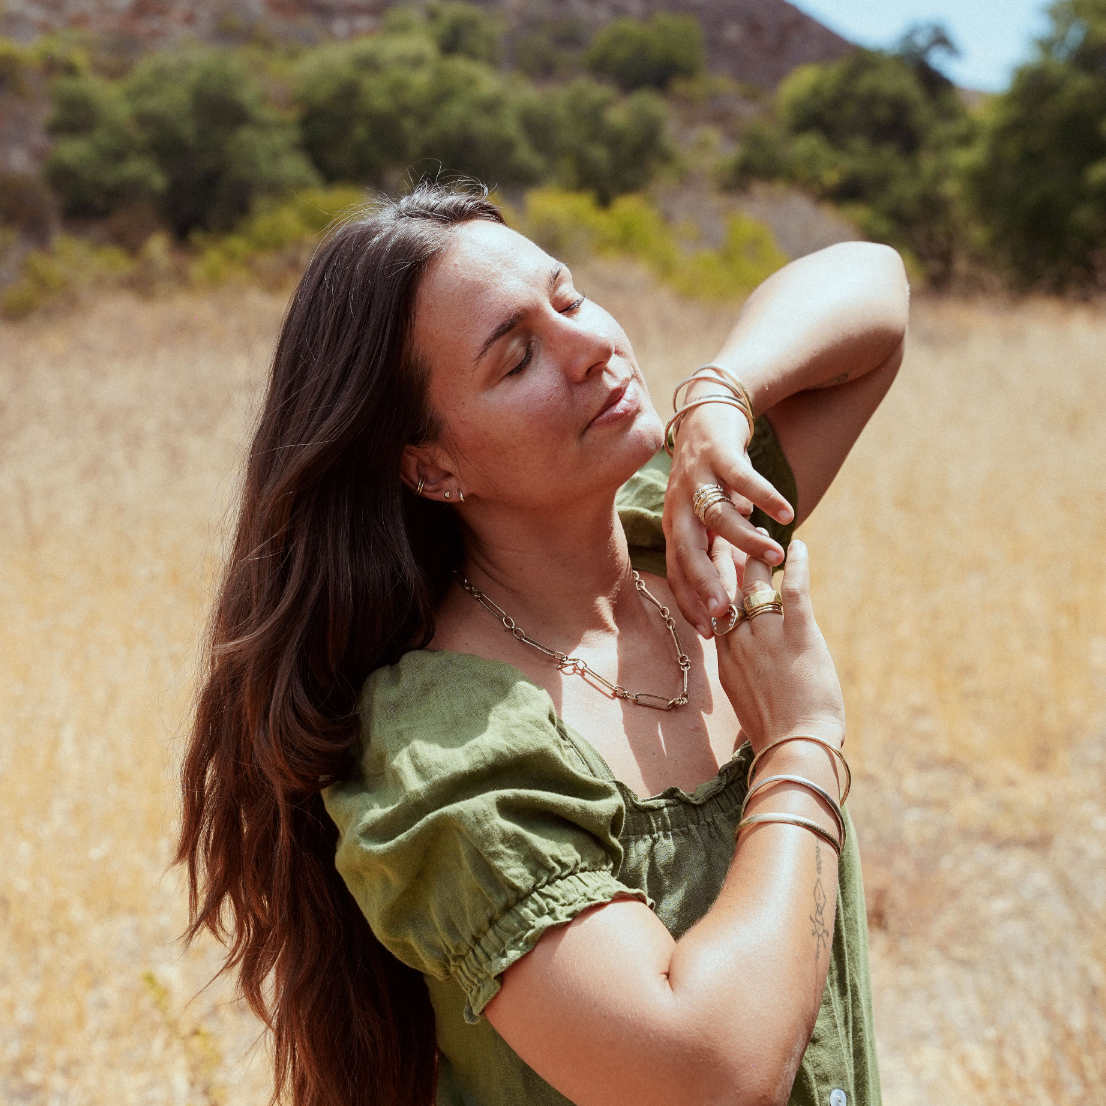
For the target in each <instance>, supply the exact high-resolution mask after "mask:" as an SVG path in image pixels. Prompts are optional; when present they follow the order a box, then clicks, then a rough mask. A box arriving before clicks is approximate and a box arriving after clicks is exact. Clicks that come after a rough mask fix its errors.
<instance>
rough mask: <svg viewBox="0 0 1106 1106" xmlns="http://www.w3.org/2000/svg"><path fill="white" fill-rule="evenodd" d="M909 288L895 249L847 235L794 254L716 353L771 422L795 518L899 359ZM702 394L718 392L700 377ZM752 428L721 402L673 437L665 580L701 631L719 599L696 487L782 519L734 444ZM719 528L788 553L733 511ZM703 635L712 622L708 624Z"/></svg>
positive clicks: (820, 491)
mask: <svg viewBox="0 0 1106 1106" xmlns="http://www.w3.org/2000/svg"><path fill="white" fill-rule="evenodd" d="M908 305H909V289H908V286H907V283H906V274H905V271H904V270H903V266H902V262H901V260H900V259H899V256H898V254H896V253H895V251H894V250H892V249H890V248H889V247H887V246H878V245H874V244H872V243H867V242H849V243H843V244H841V245H838V246H831V247H830V248H829V249H825V250H820V251H819V252H818V253H815V254H811V255H810V256H808V257H804V258H800V259H799V260H798V261H794V262H792V263H791V264H790V265H787V266H785V267H784V268H783V269H781V270H780V271H779V272H778V273H776V274H774V275H773V276H771V277H769V278H768V280H766V281H765V282H764V283H763V284H762V285H761V286H760V287H759V288H758V289H757V290H756V291H755V292H754V293H753V294H752V295H751V296H750V297H749V299H748V301H747V302H746V304H745V306H744V308H743V310H742V312H741V315H740V316H739V318H738V320H737V323H736V324H735V326H734V328H733V330H732V331H731V333H730V335H729V337H728V338H727V339H726V341H725V342H724V343H723V346H722V348H721V350H720V351H719V353H718V355H717V357H716V358H715V361H716V362H717V363H718V364H720V365H723V366H725V367H726V368H728V369H729V370H730V371H731V372H733V373H734V375H736V376H738V377H739V378H740V379H741V380H742V382H743V383H744V384H745V386H746V387H747V388H748V389H749V392H750V394H751V396H752V399H753V408H754V411H755V413H756V414H758V415H759V414H765V415H767V416H768V419H769V421H770V422H771V423H772V426H773V428H774V429H775V431H776V434H777V435H778V437H779V439H780V444H781V445H782V446H783V450H784V453H785V454H786V455H787V459H788V461H789V462H790V464H791V468H792V471H793V472H794V474H795V480H796V484H797V486H798V498H799V502H798V520H799V521H800V522H801V521H802V520H803V519H805V518H807V517H808V516H809V515H810V512H811V511H812V510H813V509H814V507H815V506H816V505H817V504H818V502H819V501H820V500H821V498H822V496H823V495H824V494H825V491H826V489H827V488H828V487H829V485H830V484H831V483H832V481H833V478H834V477H835V476H836V475H837V472H838V470H839V469H840V467H841V465H842V464H843V463H844V460H845V458H846V457H847V456H848V453H849V450H850V449H851V448H852V446H853V443H854V442H855V441H856V439H857V438H858V437H859V435H860V432H861V430H863V428H864V426H865V424H866V423H867V421H868V419H869V418H870V417H871V415H872V413H873V412H874V411H875V409H876V407H878V406H879V403H880V401H881V400H882V399H883V396H884V395H885V394H886V392H887V389H888V388H890V386H891V383H892V381H893V380H894V378H895V374H896V372H897V371H898V368H899V365H900V363H901V361H902V354H903V346H904V341H905V336H906V325H907V314H908ZM695 388H697V392H693V393H692V394H700V395H701V394H704V393H705V392H707V391H717V390H718V389H717V387H715V386H712V385H709V384H707V385H696V386H695ZM747 437H748V428H747V425H746V424H745V421H744V419H743V418H742V416H741V414H740V412H738V411H736V410H734V409H733V408H732V407H729V406H726V405H723V404H709V405H704V406H702V407H698V408H696V409H695V410H694V411H692V412H690V413H689V414H688V415H687V417H686V418H685V419H684V421H683V423H682V425H681V427H680V433H679V437H678V439H677V446H676V455H675V458H674V460H673V467H672V479H671V480H670V482H669V495H668V496H667V497H666V502H665V519H664V525H665V534H666V536H667V538H668V579H669V583H670V584H671V585H672V589H673V591H674V593H675V595H676V598H677V601H678V602H679V604H680V608H681V610H682V611H683V613H684V615H685V617H686V618H687V619H688V620H689V621H690V622H692V623H693V624H694V625H696V626H698V627H699V628H700V630H701V631H703V630H707V625H708V618H709V615H708V609H709V614H717V613H719V612H718V610H717V608H718V607H721V608H722V609H723V610H724V609H725V606H726V602H727V601H726V600H725V595H724V590H723V588H722V586H721V582H720V581H719V578H718V574H717V572H716V571H715V570H714V568H713V566H712V565H711V562H710V558H709V555H708V548H709V545H708V536H707V534H706V532H705V531H704V530H703V528H702V526H701V525H700V524H699V521H698V519H696V518H695V515H694V514H693V512H692V510H691V498H692V496H693V495H694V494H695V489H696V488H697V487H699V486H700V485H701V484H706V483H715V482H717V483H721V484H723V485H724V486H726V487H727V488H728V489H730V490H732V491H733V492H735V493H737V494H736V496H735V500H736V501H737V502H738V503H739V505H740V504H741V503H742V502H744V503H745V505H746V507H751V505H752V504H756V505H757V506H759V507H761V508H762V509H763V510H765V511H766V512H767V513H768V514H770V515H772V516H773V517H775V518H779V519H780V520H781V521H786V520H787V519H789V518H790V514H791V512H790V511H789V510H788V509H787V505H786V503H785V502H784V501H783V499H782V497H781V496H779V494H778V493H776V492H775V491H774V489H772V488H771V485H769V484H768V482H767V481H766V480H764V479H763V478H762V477H759V476H758V474H757V473H756V472H755V471H753V469H752V466H751V465H750V464H749V461H748V458H747V456H745V454H744V450H743V449H742V448H741V447H742V446H743V445H744V444H745V442H746V439H747ZM715 520H716V521H717V526H718V533H720V534H721V535H722V536H723V537H725V538H726V539H727V540H728V541H729V542H730V543H731V544H732V545H734V546H735V547H737V548H738V549H741V550H743V551H744V552H746V553H748V554H749V555H751V556H756V557H762V558H764V559H766V560H768V561H769V562H770V563H775V564H778V563H779V562H780V561H781V560H782V559H783V551H782V550H781V549H780V548H779V546H778V545H777V544H776V543H775V542H773V541H772V540H771V539H770V538H768V537H767V536H766V535H763V534H758V533H757V532H756V531H755V530H754V529H753V527H752V526H751V525H750V524H749V523H748V521H747V520H746V519H745V518H743V517H742V515H741V514H740V513H739V512H738V511H722V512H715V515H714V516H713V518H712V521H715ZM707 632H708V633H709V630H707Z"/></svg>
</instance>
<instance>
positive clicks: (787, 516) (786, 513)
mask: <svg viewBox="0 0 1106 1106" xmlns="http://www.w3.org/2000/svg"><path fill="white" fill-rule="evenodd" d="M776 518H778V519H779V520H780V522H790V521H791V511H790V510H789V509H788V508H787V507H784V509H783V510H782V511H780V512H778V513H777V515H776Z"/></svg>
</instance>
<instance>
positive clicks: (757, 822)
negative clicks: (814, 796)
mask: <svg viewBox="0 0 1106 1106" xmlns="http://www.w3.org/2000/svg"><path fill="white" fill-rule="evenodd" d="M773 822H779V823H781V824H782V825H785V826H801V827H802V828H803V829H807V830H810V832H811V833H816V834H818V836H819V837H821V838H822V839H823V840H824V841H827V842H828V843H829V844H830V846H831V847H832V848H833V851H834V852H835V853H837V855H838V857H840V856H841V843H840V842H839V841H838V840H837V839H836V838H835V837H834V836H833V834H832V833H830V831H829V830H828V829H826V827H825V826H820V825H818V823H817V822H814V821H812V820H811V819H810V818H800V817H799V815H797V814H750V815H749V817H748V818H742V819H741V821H740V822H738V823H737V829H735V830H734V831H733V835H734V840H735V841H736V840H737V835H738V834H739V833H741V831H742V830H743V829H746V828H747V827H749V826H762V825H765V824H766V823H773Z"/></svg>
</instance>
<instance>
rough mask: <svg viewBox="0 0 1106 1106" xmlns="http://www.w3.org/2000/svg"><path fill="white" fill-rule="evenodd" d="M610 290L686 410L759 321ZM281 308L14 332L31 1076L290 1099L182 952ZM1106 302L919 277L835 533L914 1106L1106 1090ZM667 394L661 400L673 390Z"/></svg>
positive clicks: (109, 312) (857, 732)
mask: <svg viewBox="0 0 1106 1106" xmlns="http://www.w3.org/2000/svg"><path fill="white" fill-rule="evenodd" d="M583 283H584V287H585V289H586V290H587V291H589V292H590V293H591V294H592V295H593V296H595V297H596V298H597V299H599V300H600V301H601V302H604V303H605V304H606V305H607V306H608V307H610V308H611V309H612V310H613V311H614V312H615V314H616V315H618V316H619V317H620V318H621V319H622V321H623V322H624V324H625V325H626V326H627V329H628V330H629V332H630V334H631V336H632V337H633V339H634V342H635V345H636V347H637V350H638V354H639V357H640V359H641V360H642V363H643V365H644V366H645V367H646V370H647V373H648V375H649V377H650V380H651V381H652V382H653V384H654V387H655V389H656V392H657V395H658V399H660V398H661V397H665V396H667V394H668V389H669V387H670V385H671V383H672V382H674V380H675V379H677V378H678V376H680V375H682V374H683V372H684V370H685V367H686V366H687V365H692V364H695V363H697V362H698V361H699V360H702V359H705V358H707V357H708V356H710V355H711V354H712V353H713V352H714V348H715V347H716V346H717V343H718V341H719V340H720V338H721V336H722V334H723V333H724V331H725V329H726V326H727V322H728V314H727V312H726V311H725V310H723V309H720V308H717V307H710V308H708V307H703V306H697V305H692V304H687V303H685V302H683V301H681V300H679V299H678V298H676V297H675V295H674V294H672V293H670V292H668V291H665V290H663V289H659V288H658V287H657V286H656V285H655V284H654V283H653V282H652V280H651V278H649V277H648V276H646V275H644V274H643V273H642V272H639V271H638V270H635V269H632V268H627V267H625V266H618V267H616V266H613V265H609V266H596V267H593V268H592V270H591V271H590V272H589V273H588V274H587V275H586V277H585V279H584V281H583ZM281 309H282V302H281V300H280V298H278V297H274V296H270V295H266V294H262V293H260V292H247V291H241V290H224V291H222V292H220V293H218V294H217V295H214V294H213V295H210V296H192V297H181V298H178V299H170V300H162V301H154V302H146V303H140V302H138V301H136V300H134V299H131V298H127V297H124V296H122V295H119V296H117V297H114V298H106V299H104V300H102V301H101V302H98V303H96V304H94V305H91V306H89V307H87V308H86V309H84V310H82V311H81V312H78V313H75V314H72V315H70V316H68V317H65V318H53V319H34V320H31V321H29V322H26V323H23V324H17V325H16V324H3V325H0V381H2V392H0V394H2V395H3V397H4V398H3V406H2V407H0V503H2V504H3V510H2V511H0V670H2V671H3V674H4V678H3V681H2V684H0V796H2V797H3V798H2V804H3V805H2V810H3V812H4V815H5V822H6V827H5V828H6V832H5V833H4V834H3V835H0V871H2V872H3V881H2V883H0V981H2V982H0V1101H2V1102H13V1103H33V1104H38V1103H43V1104H45V1103H54V1102H57V1103H66V1104H69V1103H74V1104H79V1103H90V1104H92V1103H95V1104H99V1103H103V1104H105V1106H109V1104H110V1106H122V1104H124V1103H131V1102H135V1103H139V1102H141V1103H162V1102H164V1103H180V1104H190V1103H226V1104H227V1106H232V1104H238V1103H242V1104H246V1103H252V1104H256V1103H258V1102H261V1101H263V1098H264V1094H265V1091H266V1088H267V1085H268V1079H269V1076H268V1070H267V1056H266V1053H265V1050H264V1048H263V1047H261V1048H253V1047H252V1046H253V1044H254V1041H255V1040H256V1037H257V1033H258V1026H257V1024H256V1023H255V1022H254V1021H253V1020H252V1018H251V1017H250V1016H249V1015H248V1014H247V1013H246V1012H245V1011H243V1010H242V1008H241V1007H240V1006H239V1005H237V1004H236V1003H234V1002H233V1001H231V995H230V992H229V989H228V988H227V987H225V986H222V985H218V986H216V987H213V988H211V989H210V990H208V991H205V992H203V993H201V994H199V995H198V996H197V997H195V998H193V997H192V996H194V995H196V992H197V991H198V990H199V989H200V987H201V986H202V984H203V983H204V982H205V981H206V979H207V978H208V976H209V975H210V973H211V971H212V969H213V966H214V965H215V963H216V961H217V952H216V950H215V949H214V948H213V947H212V946H210V945H209V944H201V945H200V946H199V947H198V948H197V949H195V950H194V951H192V952H190V953H187V954H183V955H182V954H181V953H180V951H179V950H178V949H177V948H176V947H175V945H174V939H175V937H176V935H177V934H178V933H179V932H180V930H181V928H182V925H183V920H184V904H183V897H182V892H181V887H180V883H179V880H178V878H177V876H176V875H175V874H173V873H169V874H166V871H165V869H166V864H167V862H168V859H169V855H170V842H171V836H172V826H173V821H174V817H175V813H174V809H175V792H174V767H173V766H174V763H175V760H176V756H177V755H178V749H179V738H180V733H181V730H182V727H183V724H184V721H185V719H186V714H187V708H188V698H189V694H190V690H191V677H192V672H193V668H194V663H195V654H196V643H197V640H198V634H199V628H200V626H201V623H202V615H203V608H204V604H205V601H206V599H207V598H208V594H209V590H210V582H211V576H212V569H213V565H214V558H215V557H216V556H217V552H218V541H219V534H220V524H221V522H222V520H223V517H224V514H225V512H226V510H227V507H228V504H229V503H230V502H231V501H232V498H233V490H234V481H235V476H236V464H237V460H238V458H239V455H240V450H241V446H242V443H243V438H244V434H245V427H246V426H247V424H248V419H249V414H250V411H251V402H252V400H253V398H254V397H255V396H256V389H257V386H258V383H259V381H260V379H261V377H262V375H263V373H264V370H265V367H266V361H267V357H268V354H269V350H270V348H271V343H272V340H273V336H274V334H275V329H276V326H277V325H278V321H279V317H280V312H281ZM1103 348H1106V320H1102V319H1100V318H1098V317H1097V316H1096V314H1095V313H1094V312H1093V311H1092V310H1091V309H1089V308H1079V307H1069V306H1062V305H1058V304H1054V303H1049V302H1030V303H1019V304H1002V303H997V302H994V301H978V302H964V303H958V302H952V301H942V300H923V301H922V302H920V303H918V304H916V306H915V311H914V326H913V333H912V338H911V343H910V349H909V353H908V357H907V362H906V365H905V367H904V369H903V372H902V375H901V378H900V380H899V381H898V383H897V384H896V385H895V388H894V389H893V391H892V393H891V396H890V397H889V398H888V400H887V402H886V403H885V405H884V407H883V409H882V410H881V411H880V413H879V414H878V415H877V417H876V419H875V420H874V421H873V424H872V426H871V427H870V428H869V429H868V431H867V432H866V433H865V435H864V437H863V439H862V440H861V442H860V444H859V445H858V447H857V449H856V451H855V452H854V454H853V456H852V457H851V458H850V460H849V461H848V463H847V465H846V467H845V470H844V471H843V473H842V475H841V477H840V479H839V480H838V482H837V484H836V485H835V487H834V488H833V490H832V491H831V493H830V495H829V496H828V498H827V500H826V502H825V503H824V504H823V505H822V506H821V507H820V508H819V511H818V513H817V515H816V517H815V518H814V519H813V520H812V521H811V522H810V523H809V524H808V525H807V526H806V528H805V531H806V532H805V535H804V536H805V537H806V539H807V540H808V541H809V543H810V545H811V549H812V555H813V558H814V566H815V599H816V606H817V610H818V612H819V616H820V618H821V620H822V622H823V624H824V626H825V629H826V633H827V636H828V637H829V639H830V644H831V647H832V648H833V651H834V655H835V658H836V659H837V662H838V666H839V668H840V670H841V674H842V678H843V681H844V684H845V691H846V701H847V704H848V708H849V714H850V731H851V736H850V744H851V746H852V759H853V761H854V763H855V764H856V765H857V766H858V768H859V772H858V777H859V778H858V785H857V789H856V792H855V799H854V800H853V801H852V808H853V812H854V817H855V819H856V821H857V823H858V826H859V830H860V833H861V836H862V847H863V849H864V857H865V873H866V879H867V884H868V895H869V902H870V916H871V922H872V954H873V968H874V973H875V989H876V1007H877V1019H878V1028H879V1034H880V1040H881V1049H882V1052H881V1058H882V1064H883V1073H884V1087H885V1098H886V1101H887V1102H888V1106H914V1104H915V1103H917V1104H921V1103H923V1102H925V1103H928V1102H934V1101H939V1102H942V1103H950V1104H960V1103H963V1104H965V1106H967V1104H969V1103H970V1104H972V1106H975V1104H983V1106H991V1104H994V1106H998V1104H999V1103H1002V1104H1004V1106H1005V1104H1007V1103H1010V1102H1018V1103H1038V1102H1039V1103H1046V1102H1047V1103H1049V1104H1050V1106H1061V1104H1068V1103H1071V1104H1075V1103H1080V1104H1083V1103H1090V1102H1096V1101H1106V998H1104V996H1106V927H1104V926H1103V923H1102V919H1103V917H1106V738H1104V732H1106V589H1104V588H1103V586H1102V582H1101V577H1102V573H1101V572H1100V571H1099V569H1098V563H1097V562H1098V551H1099V549H1100V548H1102V546H1103V542H1104V539H1106V436H1104V435H1103V434H1102V431H1101V429H1100V428H1101V426H1102V423H1103V418H1104V416H1106V375H1104V374H1103V372H1102V369H1101V357H1100V355H1099V351H1100V350H1102V349H1103ZM659 405H660V403H658V406H659Z"/></svg>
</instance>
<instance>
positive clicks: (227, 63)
mask: <svg viewBox="0 0 1106 1106" xmlns="http://www.w3.org/2000/svg"><path fill="white" fill-rule="evenodd" d="M49 126H50V130H51V131H52V132H53V133H54V134H55V136H56V142H55V145H54V149H53V151H52V153H51V155H50V158H49V160H48V161H47V164H46V167H45V172H46V175H47V179H48V180H49V181H50V183H51V184H52V185H53V187H54V188H55V189H56V191H57V192H58V194H59V195H60V196H61V198H62V202H63V205H64V207H65V210H66V213H67V214H70V215H99V216H102V215H106V214H108V213H110V212H112V211H116V210H119V209H120V208H124V207H128V206H135V205H149V206H151V207H153V208H154V209H155V210H157V211H158V212H159V214H160V215H161V217H162V218H163V219H164V221H165V223H166V224H167V225H168V226H169V227H170V228H171V229H172V230H173V231H174V233H175V234H177V235H178V236H179V237H183V236H185V235H186V234H188V233H189V232H190V231H192V230H193V229H195V228H202V229H208V230H210V229H229V228H230V227H231V226H233V225H234V223H235V222H236V221H237V220H239V219H240V218H241V217H242V216H243V215H245V214H246V213H247V212H249V211H250V209H251V208H252V207H253V205H254V204H255V203H256V202H257V201H258V200H259V199H260V198H262V197H264V196H271V195H279V194H282V193H285V192H287V191H289V190H290V189H293V188H297V187H304V186H307V185H310V184H312V183H314V181H315V180H316V179H317V178H316V176H315V173H314V171H313V169H312V168H311V166H310V164H309V163H308V162H307V160H306V159H305V157H304V156H303V154H302V153H301V152H300V150H299V149H298V145H297V141H298V134H297V132H296V128H295V127H294V126H292V125H291V124H290V123H288V122H286V121H284V120H283V119H281V118H280V117H279V116H278V115H277V114H276V112H275V111H274V110H273V109H272V108H271V107H269V105H268V104H267V103H266V101H265V97H264V94H263V93H262V91H261V89H260V88H259V87H258V85H257V84H256V83H255V82H254V81H253V79H252V78H251V77H250V75H249V73H248V72H247V71H246V69H245V67H244V66H243V65H242V63H241V62H240V61H239V60H238V59H237V58H236V57H234V56H233V55H232V54H229V53H227V52H225V51H221V50H195V51H192V50H189V51H181V52H164V53H159V54H153V55H151V56H149V57H147V58H145V59H144V60H143V61H142V62H140V63H139V64H138V65H137V66H136V67H135V69H134V70H133V72H132V73H130V74H129V75H128V76H127V77H126V78H125V79H124V80H123V81H121V82H109V81H105V80H103V79H101V78H98V77H95V76H91V75H79V76H70V77H63V78H60V79H59V80H57V81H56V82H55V85H54V111H53V115H52V117H51V120H50V124H49Z"/></svg>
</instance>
